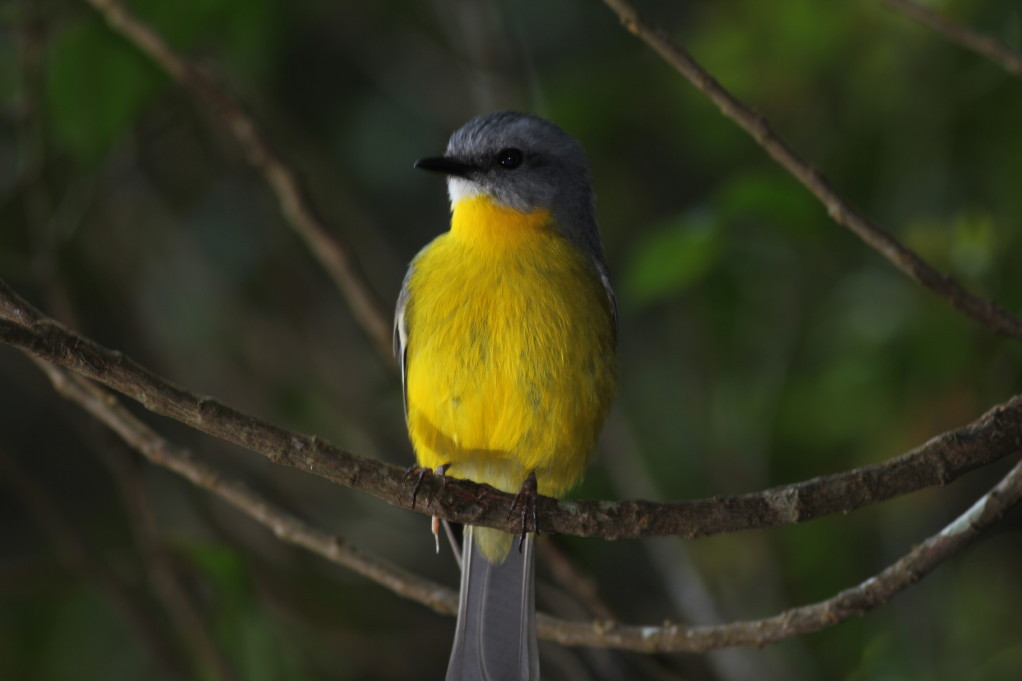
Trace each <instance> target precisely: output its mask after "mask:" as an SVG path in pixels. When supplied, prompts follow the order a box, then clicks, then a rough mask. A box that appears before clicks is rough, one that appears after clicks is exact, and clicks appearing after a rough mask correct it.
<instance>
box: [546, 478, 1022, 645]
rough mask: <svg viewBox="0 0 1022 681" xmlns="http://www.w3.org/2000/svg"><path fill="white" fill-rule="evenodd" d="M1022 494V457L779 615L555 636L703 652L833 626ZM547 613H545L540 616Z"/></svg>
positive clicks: (966, 539)
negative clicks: (956, 507)
mask: <svg viewBox="0 0 1022 681" xmlns="http://www.w3.org/2000/svg"><path fill="white" fill-rule="evenodd" d="M1020 500H1022V462H1019V463H1018V464H1016V465H1015V467H1014V468H1012V469H1011V471H1010V472H1009V473H1008V475H1006V476H1005V477H1004V478H1003V479H1002V480H1001V481H1000V482H999V483H997V485H995V486H994V488H993V489H991V490H990V491H989V492H988V493H987V494H985V495H983V496H982V497H980V498H979V500H978V501H976V503H975V504H973V505H972V506H971V507H970V508H969V510H967V511H966V512H965V513H963V514H962V515H960V516H958V518H956V519H955V520H954V521H953V522H952V523H950V524H949V525H947V526H946V527H945V528H944V529H943V530H941V531H940V532H938V533H937V534H935V535H933V536H932V537H930V538H929V539H927V540H926V541H924V542H923V543H921V544H919V545H918V546H916V547H915V548H913V549H912V550H911V551H909V552H908V553H907V554H906V555H905V556H903V557H902V558H900V559H899V560H898V561H896V562H895V563H893V564H892V565H890V566H889V567H887V568H886V569H885V570H883V571H882V572H880V573H879V574H877V575H876V576H875V577H870V578H869V579H867V580H866V581H864V582H862V583H861V584H859V585H858V586H855V587H852V588H850V589H846V590H844V591H842V592H841V593H839V594H837V595H836V596H834V597H832V598H828V599H827V600H825V601H820V602H819V603H814V604H812V605H806V606H802V607H800V608H793V609H791V610H787V611H785V612H782V613H781V614H779V615H775V616H773V617H768V618H765V619H760V620H750V621H747V622H733V623H731V624H722V625H716V626H703V627H699V626H695V627H687V626H680V625H671V626H663V627H635V626H620V625H616V624H614V623H610V622H608V623H604V624H603V625H602V626H600V625H599V624H597V625H593V624H578V625H575V626H574V627H572V629H571V631H570V632H569V631H566V630H565V628H564V627H558V629H557V631H558V632H560V633H561V635H560V636H559V637H554V638H553V640H555V641H557V642H558V643H562V644H564V645H586V646H610V647H613V648H622V649H627V650H635V651H641V652H657V651H661V652H666V651H670V652H704V651H707V650H716V649H718V648H725V647H731V646H763V645H766V644H768V643H776V642H777V641H781V640H783V639H787V638H792V637H795V636H801V635H803V634H808V633H811V632H814V631H819V630H821V629H825V628H827V627H829V626H833V625H834V624H835V623H836V622H840V621H842V620H845V619H848V618H849V617H852V616H855V615H862V614H864V613H866V612H868V611H870V610H872V609H873V608H875V607H877V606H878V605H880V604H882V603H885V602H887V601H888V600H890V599H891V598H892V597H893V596H894V595H896V594H897V593H898V592H900V591H903V590H904V589H906V588H908V587H909V586H911V585H912V584H914V583H915V582H917V581H919V580H920V579H921V578H922V577H924V576H925V575H927V574H929V573H930V572H931V571H933V570H934V569H935V568H936V567H937V566H938V565H940V564H941V563H942V562H944V561H945V560H947V559H948V558H950V557H951V556H953V555H954V554H956V553H958V552H959V551H961V550H962V549H964V548H965V547H967V546H968V545H969V544H971V543H972V542H973V541H975V540H976V538H977V537H979V535H980V534H981V533H982V532H983V530H985V529H986V528H988V527H990V526H991V525H993V524H994V523H995V522H997V521H998V520H999V519H1000V518H1001V517H1002V516H1003V515H1004V514H1005V513H1006V512H1007V511H1008V510H1009V509H1010V508H1011V507H1012V506H1014V505H1015V504H1017V503H1018V502H1019V501H1020ZM541 619H542V618H541Z"/></svg>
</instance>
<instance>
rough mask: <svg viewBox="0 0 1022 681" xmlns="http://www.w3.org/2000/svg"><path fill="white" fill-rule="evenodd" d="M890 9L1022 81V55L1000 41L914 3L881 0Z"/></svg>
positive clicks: (902, 0) (908, 0)
mask: <svg viewBox="0 0 1022 681" xmlns="http://www.w3.org/2000/svg"><path fill="white" fill-rule="evenodd" d="M881 2H883V3H884V4H885V5H887V6H888V7H890V8H891V9H893V10H895V11H898V12H901V13H902V14H904V15H905V16H907V17H909V18H910V19H914V20H915V21H917V22H919V23H920V24H922V25H924V26H928V27H929V28H931V29H933V30H934V31H936V32H937V33H940V34H941V35H943V36H944V37H945V38H947V39H948V40H950V41H951V42H953V43H957V44H958V45H960V46H961V47H964V48H965V49H967V50H971V51H973V52H975V53H976V54H978V55H980V56H981V57H986V58H987V59H989V60H990V61H992V62H994V63H995V64H997V65H998V66H1000V67H1001V68H1003V69H1004V70H1005V71H1007V72H1008V73H1010V74H1011V75H1013V76H1018V77H1019V78H1022V54H1020V53H1018V52H1016V51H1015V50H1013V49H1011V48H1010V47H1008V46H1007V45H1005V44H1004V43H1003V42H1001V41H1000V40H997V39H996V38H993V37H991V36H988V35H984V34H983V33H980V32H979V31H976V30H974V29H971V28H969V27H967V26H962V25H960V24H956V23H955V22H953V21H951V20H949V19H946V18H944V17H942V16H941V15H940V14H938V13H937V12H935V11H934V10H932V9H930V8H929V7H923V6H922V5H920V4H919V3H917V2H913V1H912V0H881Z"/></svg>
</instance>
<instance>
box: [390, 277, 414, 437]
mask: <svg viewBox="0 0 1022 681" xmlns="http://www.w3.org/2000/svg"><path fill="white" fill-rule="evenodd" d="M411 278H412V267H409V268H408V272H407V273H406V274H405V279H404V281H403V282H402V283H401V293H399V294H398V296H397V307H396V308H395V310H394V357H396V358H397V361H398V364H400V365H401V403H402V404H403V405H404V412H405V422H406V423H407V421H408V382H407V376H408V373H407V371H406V367H405V364H406V361H407V359H408V320H407V319H406V318H405V311H406V310H407V309H408V299H409V291H408V283H409V281H410V280H411Z"/></svg>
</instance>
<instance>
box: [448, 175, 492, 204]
mask: <svg viewBox="0 0 1022 681" xmlns="http://www.w3.org/2000/svg"><path fill="white" fill-rule="evenodd" d="M483 193H484V192H483V190H482V189H481V188H480V187H479V185H478V184H476V183H475V182H469V181H468V180H466V179H464V178H462V177H453V176H451V177H448V178H447V195H448V196H450V197H451V205H452V206H454V205H457V203H458V201H461V200H462V199H471V198H472V197H474V196H479V195H480V194H483Z"/></svg>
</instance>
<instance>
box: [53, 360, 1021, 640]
mask: <svg viewBox="0 0 1022 681" xmlns="http://www.w3.org/2000/svg"><path fill="white" fill-rule="evenodd" d="M37 363H38V364H39V366H40V367H41V368H42V369H43V370H44V371H45V372H46V373H47V375H48V376H49V377H50V380H51V382H52V383H53V385H54V388H55V389H56V390H57V392H58V393H60V394H61V395H63V396H64V397H67V398H68V399H70V400H72V401H74V402H76V403H77V404H78V405H79V406H81V407H83V408H84V409H85V410H86V411H88V412H89V413H90V414H92V415H93V416H94V417H95V418H97V419H98V420H99V421H101V422H102V423H104V424H105V425H107V426H108V427H109V428H111V429H112V430H113V431H114V432H116V433H117V434H118V435H119V436H120V437H121V438H123V439H124V441H125V442H127V443H128V444H129V445H130V446H131V447H133V448H134V449H136V450H138V451H139V452H140V453H141V454H143V455H144V456H145V457H146V458H147V459H148V460H149V461H151V462H152V463H154V464H156V465H158V466H162V467H165V468H168V469H170V470H172V471H174V472H175V473H177V474H178V475H181V476H183V477H184V478H186V479H188V480H189V481H191V482H192V483H193V484H195V485H197V486H199V487H202V488H204V489H207V490H209V491H210V492H212V493H214V494H216V495H217V496H219V497H220V498H222V499H224V500H225V501H227V502H228V503H230V504H231V505H233V506H234V507H235V508H237V509H238V510H239V511H241V512H243V513H245V514H246V515H248V516H249V517H251V518H253V519H254V520H256V521H258V522H260V523H262V524H263V525H265V526H266V527H267V528H269V529H270V530H272V531H273V533H274V534H275V535H276V536H277V537H278V538H279V539H281V540H282V541H286V542H288V543H291V544H294V545H297V546H301V547H303V548H305V549H307V550H309V551H311V552H313V553H316V554H318V555H320V556H322V557H324V558H326V559H327V560H329V561H331V562H334V563H337V564H339V565H342V566H344V567H346V568H348V569H351V570H353V571H354V572H356V573H358V574H360V575H363V576H364V577H367V578H369V579H371V580H372V581H374V582H376V583H377V584H380V585H381V586H384V587H385V588H387V589H389V590H391V591H393V592H394V593H396V594H398V595H400V596H404V597H406V598H409V599H411V600H413V601H417V602H419V603H421V604H423V605H426V606H428V607H430V608H432V609H433V610H435V611H437V612H439V613H443V614H453V613H454V612H455V611H456V609H457V594H456V593H455V592H454V591H453V590H452V589H449V588H447V587H444V586H440V585H438V584H435V583H432V582H430V581H428V580H426V579H423V578H421V577H418V576H417V575H414V574H411V573H409V572H407V571H405V570H402V569H401V568H399V567H397V566H395V565H392V564H390V563H388V562H387V561H384V560H382V559H380V558H378V557H376V556H373V555H372V554H370V553H368V552H366V551H364V550H362V549H359V548H358V547H356V546H354V545H352V544H351V543H350V542H347V541H345V540H344V539H341V538H339V537H337V536H334V535H331V534H328V533H326V532H323V531H321V530H318V529H315V528H312V527H310V526H309V525H307V524H306V523H304V522H303V521H302V520H300V519H299V518H297V517H296V516H293V515H291V514H289V513H288V512H287V511H285V510H283V509H282V508H280V507H279V506H276V505H275V504H273V503H272V502H271V501H269V500H267V499H265V498H264V497H262V496H261V495H259V494H258V493H257V492H255V491H253V490H252V489H250V488H249V487H247V486H246V485H244V484H243V483H241V482H238V481H235V480H232V479H231V478H230V477H228V476H226V475H225V474H223V473H222V472H220V471H219V470H217V469H216V468H214V467H213V466H212V465H210V464H209V463H207V462H205V461H202V460H200V459H198V458H197V457H195V456H194V454H192V453H191V452H189V451H188V450H185V449H182V448H180V447H176V446H174V445H173V444H171V443H169V442H168V441H167V440H165V439H164V438H163V437H162V436H160V435H159V434H158V433H156V432H155V431H153V430H152V429H151V428H149V427H148V426H146V425H145V424H143V423H142V422H141V421H139V420H138V419H137V418H135V417H134V416H133V415H132V414H131V413H130V412H128V411H127V410H126V409H124V408H123V407H122V406H120V404H118V402H117V400H116V398H114V396H113V395H111V394H109V393H106V392H105V391H104V390H103V389H101V388H99V387H97V386H95V385H93V384H91V383H90V382H88V381H87V380H85V379H83V378H80V377H78V376H76V375H74V374H71V373H68V372H65V371H64V370H62V369H59V368H57V367H54V366H53V365H51V364H48V363H47V362H43V361H37ZM1020 498H1022V463H1019V464H1018V465H1016V466H1015V467H1014V468H1013V469H1012V470H1011V472H1010V473H1009V474H1008V475H1007V476H1006V477H1005V478H1004V479H1003V480H1002V481H1001V482H1000V483H998V484H997V485H996V486H995V487H994V488H993V489H992V490H991V491H990V492H989V493H987V494H986V495H984V496H983V497H981V498H980V499H979V501H977V502H976V503H975V504H973V506H972V507H971V508H970V509H969V510H968V511H967V512H965V513H964V514H962V515H961V516H959V517H958V519H956V520H955V521H954V522H952V523H951V524H950V525H948V526H947V527H946V528H944V530H943V531H941V532H940V533H939V534H937V535H934V536H933V537H930V538H929V539H927V540H926V541H925V542H923V543H922V544H920V545H919V546H917V547H916V548H914V549H912V551H910V552H909V553H908V554H907V555H905V556H904V557H903V558H901V559H900V560H898V561H897V562H895V563H894V564H893V565H891V566H890V567H888V568H887V569H886V570H884V571H883V572H881V573H880V574H878V575H877V576H876V577H872V578H870V579H868V580H866V581H865V582H863V583H862V584H860V585H858V586H856V587H853V588H851V589H847V590H845V591H842V592H841V593H839V594H837V595H836V596H834V597H833V598H829V599H827V600H825V601H821V602H819V603H815V604H812V605H807V606H802V607H799V608H794V609H791V610H787V611H784V612H782V613H780V614H778V615H775V616H773V617H769V618H766V619H761V620H753V621H746V622H733V623H730V624H721V625H714V626H680V625H668V626H644V627H640V626H625V625H619V624H616V623H614V622H611V621H608V620H602V621H595V622H567V621H564V620H558V619H555V618H553V617H550V616H548V615H545V614H540V615H539V616H538V620H537V627H538V630H539V634H540V636H542V637H543V638H545V639H549V640H552V641H556V642H558V643H561V644H564V645H585V646H593V647H603V648H620V649H627V650H636V651H642V652H654V651H660V652H705V651H708V650H716V649H720V648H727V647H734V646H746V645H757V646H760V645H764V644H767V643H775V642H778V641H781V640H784V639H788V638H793V637H795V636H800V635H802V634H804V633H808V632H811V631H818V630H820V629H824V628H826V627H829V626H833V625H835V624H837V623H839V622H841V621H843V620H845V619H848V618H849V617H852V616H854V615H861V614H863V613H865V612H867V611H868V610H871V609H873V608H875V607H877V606H878V605H881V604H883V603H885V602H886V601H887V600H889V599H890V598H891V597H893V596H894V595H895V594H897V593H898V592H900V591H902V590H904V589H905V588H907V587H908V586H909V585H911V584H912V583H914V582H915V581H917V580H919V579H920V578H921V577H923V576H925V575H926V574H927V573H929V572H930V571H932V570H933V569H934V568H935V567H936V566H937V565H939V564H940V563H941V562H943V561H944V560H947V559H948V558H950V557H951V556H952V555H954V554H955V553H957V552H958V551H961V550H962V549H964V548H965V547H966V546H968V544H970V543H971V542H972V541H973V540H975V539H976V538H977V537H978V536H979V534H980V533H981V532H982V531H983V530H984V529H985V528H986V527H988V526H990V525H991V524H993V523H994V522H995V521H996V520H997V519H999V518H1000V517H1001V516H1002V515H1003V514H1004V513H1005V512H1006V511H1007V510H1008V508H1010V507H1011V506H1012V505H1014V504H1015V503H1017V502H1018V501H1019V499H1020Z"/></svg>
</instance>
